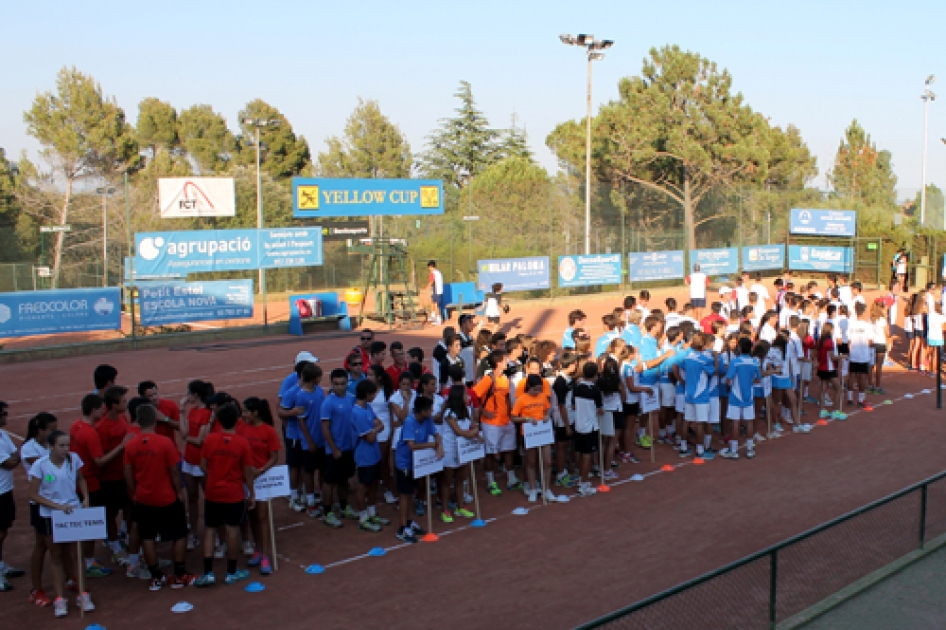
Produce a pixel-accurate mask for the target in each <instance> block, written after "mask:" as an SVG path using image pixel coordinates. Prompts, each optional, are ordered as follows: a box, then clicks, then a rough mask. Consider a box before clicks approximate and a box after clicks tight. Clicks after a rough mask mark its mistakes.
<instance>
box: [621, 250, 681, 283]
mask: <svg viewBox="0 0 946 630" xmlns="http://www.w3.org/2000/svg"><path fill="white" fill-rule="evenodd" d="M684 275H686V274H684V273H683V252H682V251H681V250H668V251H662V252H632V253H630V254H628V255H627V280H628V282H647V281H650V280H670V279H672V278H682V277H683V276H684Z"/></svg>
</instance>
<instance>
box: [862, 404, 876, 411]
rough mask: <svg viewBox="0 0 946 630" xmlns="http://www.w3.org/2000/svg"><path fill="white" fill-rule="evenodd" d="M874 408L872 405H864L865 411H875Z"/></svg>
mask: <svg viewBox="0 0 946 630" xmlns="http://www.w3.org/2000/svg"><path fill="white" fill-rule="evenodd" d="M873 410H874V408H873V407H871V406H870V405H864V411H873Z"/></svg>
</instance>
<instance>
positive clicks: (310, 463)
mask: <svg viewBox="0 0 946 630" xmlns="http://www.w3.org/2000/svg"><path fill="white" fill-rule="evenodd" d="M302 470H304V471H305V472H307V473H309V474H310V475H311V474H312V473H314V472H315V471H318V472H319V473H322V472H323V471H324V470H325V447H322V446H317V447H315V452H313V451H310V450H306V451H305V452H304V453H303V455H302Z"/></svg>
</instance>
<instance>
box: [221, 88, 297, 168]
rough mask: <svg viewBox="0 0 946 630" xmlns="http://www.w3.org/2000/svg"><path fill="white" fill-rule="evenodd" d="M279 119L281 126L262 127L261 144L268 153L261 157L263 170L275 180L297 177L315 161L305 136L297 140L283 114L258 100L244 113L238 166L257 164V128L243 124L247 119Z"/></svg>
mask: <svg viewBox="0 0 946 630" xmlns="http://www.w3.org/2000/svg"><path fill="white" fill-rule="evenodd" d="M245 118H254V119H261V120H267V121H270V120H278V121H279V124H278V125H267V126H265V127H261V128H260V130H259V132H260V143H261V144H262V146H263V148H264V151H263V153H262V154H261V156H260V160H261V164H260V169H261V170H262V171H265V172H266V173H269V174H270V176H272V177H274V178H277V179H279V178H284V177H293V176H295V175H299V174H300V173H302V172H303V171H304V170H305V169H306V168H307V167H308V166H309V164H310V162H311V155H310V154H309V143H308V142H306V139H305V138H304V137H302V136H299V137H296V134H295V132H294V131H293V129H292V125H291V124H290V123H289V119H288V118H286V117H285V116H284V115H283V114H282V112H280V111H279V110H278V109H276V108H275V107H273V106H272V105H270V104H269V103H267V102H266V101H264V100H262V99H255V100H252V101H250V102H249V103H247V104H246V107H245V108H244V109H243V110H241V111H240V113H239V120H240V130H241V137H240V154H239V159H238V163H239V164H244V165H249V164H255V163H256V149H255V142H256V127H254V126H253V125H245V124H243V122H242V121H243V119H245Z"/></svg>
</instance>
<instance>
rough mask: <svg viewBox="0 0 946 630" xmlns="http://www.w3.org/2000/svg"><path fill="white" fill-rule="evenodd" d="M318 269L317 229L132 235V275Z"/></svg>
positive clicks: (193, 231) (318, 240)
mask: <svg viewBox="0 0 946 630" xmlns="http://www.w3.org/2000/svg"><path fill="white" fill-rule="evenodd" d="M321 264H322V230H321V229H319V228H317V227H311V228H271V229H264V230H191V231H181V232H140V233H138V234H136V235H135V274H136V276H161V275H168V274H174V273H176V274H179V275H186V274H188V273H198V272H208V271H241V270H248V269H260V268H262V269H272V268H279V267H310V266H317V265H321Z"/></svg>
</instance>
